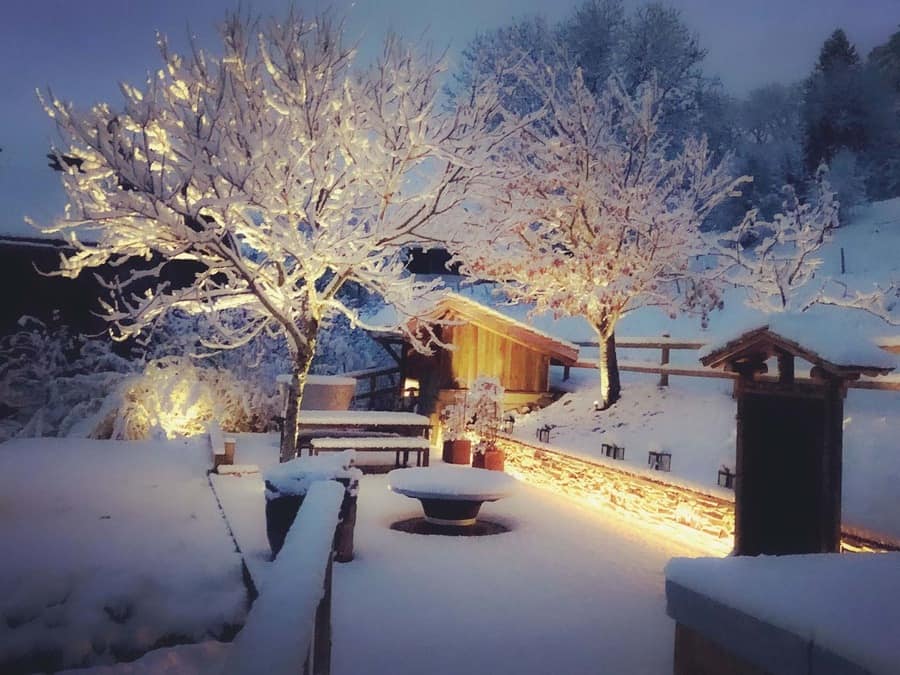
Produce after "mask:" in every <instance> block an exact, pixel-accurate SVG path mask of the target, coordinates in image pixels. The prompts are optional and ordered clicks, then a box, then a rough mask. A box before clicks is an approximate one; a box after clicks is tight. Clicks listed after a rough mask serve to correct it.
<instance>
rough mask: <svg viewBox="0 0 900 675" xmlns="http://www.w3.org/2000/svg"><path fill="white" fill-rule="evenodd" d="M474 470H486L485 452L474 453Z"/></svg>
mask: <svg viewBox="0 0 900 675" xmlns="http://www.w3.org/2000/svg"><path fill="white" fill-rule="evenodd" d="M472 468H473V469H483V468H484V453H483V452H473V453H472Z"/></svg>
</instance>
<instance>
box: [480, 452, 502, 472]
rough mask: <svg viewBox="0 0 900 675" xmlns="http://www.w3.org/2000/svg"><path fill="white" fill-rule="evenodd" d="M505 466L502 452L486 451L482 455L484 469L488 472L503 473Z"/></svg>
mask: <svg viewBox="0 0 900 675" xmlns="http://www.w3.org/2000/svg"><path fill="white" fill-rule="evenodd" d="M505 465H506V453H505V452H503V451H502V450H497V449H494V450H488V451H487V452H485V453H484V468H485V469H488V470H490V471H503V468H504V466H505Z"/></svg>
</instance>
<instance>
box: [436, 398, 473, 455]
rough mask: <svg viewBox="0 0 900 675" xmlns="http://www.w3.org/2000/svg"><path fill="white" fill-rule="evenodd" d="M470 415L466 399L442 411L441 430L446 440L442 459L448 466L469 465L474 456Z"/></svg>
mask: <svg viewBox="0 0 900 675" xmlns="http://www.w3.org/2000/svg"><path fill="white" fill-rule="evenodd" d="M467 422H468V415H467V413H466V404H465V398H463V399H461V400H458V401H457V403H453V404H451V405H448V406H446V407H445V408H444V409H443V410H442V411H441V429H442V434H443V439H444V452H443V455H442V459H443V460H444V462H445V463H447V464H468V463H469V461H470V459H469V458H470V456H471V454H472V442H471V441H470V440H469V437H468V435H467V434H468V428H467V427H468V425H467Z"/></svg>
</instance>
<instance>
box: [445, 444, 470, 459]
mask: <svg viewBox="0 0 900 675" xmlns="http://www.w3.org/2000/svg"><path fill="white" fill-rule="evenodd" d="M471 457H472V441H466V440H462V441H444V454H443V457H442V459H443V460H444V462H445V463H447V464H468V463H469V462H471V461H472V459H471Z"/></svg>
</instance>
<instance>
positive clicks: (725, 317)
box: [461, 199, 900, 537]
mask: <svg viewBox="0 0 900 675" xmlns="http://www.w3.org/2000/svg"><path fill="white" fill-rule="evenodd" d="M842 249H843V251H844V261H845V266H846V272H845V273H844V274H841V250H842ZM821 257H822V260H823V263H822V267H821V268H820V270H819V273H818V275H817V278H816V279H815V280H814V281H813V284H814V285H815V286H816V287H817V288H818V286H819V285H820V284H821V283H823V282H824V280H825V279H827V278H833V279H837V280H839V281H841V282H843V283H846V284H848V285H849V286H850V287H851V288H856V289H861V290H872V289H873V288H874V285H875V284H876V283H877V284H880V285H881V286H882V287H884V286H886V285H888V284H889V283H890V281H891V280H892V279H898V278H900V199H893V200H889V201H884V202H876V203H873V204H868V205H865V206H862V207H860V208H859V209H857V210H856V212H855V213H854V215H853V217H852V218H851V220H850V222H849V223H848V224H847V225H845V226H844V227H841V228H840V229H838V230H837V231H836V232H835V234H834V237H833V239H832V240H831V241H830V242H828V243H827V244H826V245H825V247H824V248H823V251H822V255H821ZM461 292H463V293H466V294H468V295H471V296H472V297H474V298H476V299H478V300H480V301H482V302H485V303H496V299H495V298H493V297H492V295H491V290H490V286H487V285H477V286H474V287H465V286H463V287H462V289H461ZM501 309H502V311H503V312H505V313H508V314H509V315H511V316H513V317H515V318H518V319H520V320H524V321H527V322H530V323H532V324H533V325H535V326H537V327H538V328H539V329H541V330H543V331H545V332H548V333H550V334H552V335H555V336H557V337H559V338H563V339H567V340H572V341H587V340H596V335H595V334H594V332H593V331H592V330H591V328H590V327H589V326H588V325H587V323H586V322H585V321H583V320H582V319H580V318H562V319H554V318H553V317H551V316H547V315H541V316H537V317H528V316H527V308H526V307H521V306H513V307H502V308H501ZM832 310H833V308H823V307H820V308H814V309H813V310H811V312H810V313H809V314H811V316H810V317H808V318H809V319H810V321H809V331H810V332H809V333H808V338H807V339H804V337H800V338H799V339H800V341H801V343H803V342H805V343H806V344H807V345H808V346H810V347H812V348H816V347H819V348H827V350H828V351H829V352H831V353H839V354H845V355H846V354H848V353H853V354H855V353H856V352H866V353H867V354H869V355H870V356H871V354H872V353H873V350H872V349H862V348H861V346H860V342H861V341H862V340H865V339H869V340H875V339H878V340H879V341H883V340H884V339H893V340H896V339H897V336H900V327H896V326H893V327H892V326H890V325H888V324H887V323H885V322H884V321H882V320H881V319H878V318H876V317H874V316H872V315H870V314H867V313H864V312H860V311H856V310H840V311H832ZM826 315H827V316H826ZM770 318H772V315H765V314H762V313H760V312H758V311H756V310H753V309H751V308H749V307H748V306H747V305H745V304H744V302H743V297H742V294H741V292H739V291H735V290H732V291H729V292H728V293H726V295H725V308H724V309H723V310H722V311H719V312H714V313H713V314H712V315H711V316H710V325H709V328H708V329H705V330H704V329H701V327H700V324H699V322H698V321H697V319H696V318H693V317H689V316H679V317H677V318H675V319H671V318H669V317H668V316H666V315H665V314H664V313H663V312H661V311H659V310H657V309H655V308H645V309H640V310H637V311H635V312H633V313H630V314H627V315H626V316H625V317H624V318H623V319H622V320H621V321H620V323H619V326H618V328H617V331H616V333H617V336H618V337H620V338H627V337H658V336H660V335H662V334H664V333H668V334H669V335H671V336H672V337H673V338H682V339H689V340H699V341H706V342H718V341H719V340H721V339H722V338H723V336H733V335H734V334H735V333H736V332H738V331H739V329H740V328H742V327H743V328H751V327H754V326H758V325H763V324H765V323H767V322H768V321H769V319H770ZM804 318H807V317H805V316H804ZM795 337H796V336H795ZM821 345H824V347H821ZM580 353H581V358H582V359H583V360H593V359H596V356H597V353H598V352H597V349H596V348H590V347H582V348H581V352H580ZM874 354H875V358H877V360H878V361H879V363H882V364H884V365H889V366H890V365H892V366H894V367H895V368H896V370H897V371H900V356H897V355H892V354H887V353H879V352H878V350H874ZM618 357H619V360H620V362H623V361H628V362H636V361H648V362H651V363H654V364H658V363H659V357H660V354H659V351H658V350H646V349H621V348H620V349H619V350H618ZM671 363H672V365H673V366H677V365H681V366H689V367H698V366H699V365H700V364H699V360H698V352H696V351H690V350H676V351H672V353H671ZM802 368H803V366H802V364H798V372H799V370H802ZM552 375H553V386H554V387H557V388H560V389H562V390H564V391H567V392H570V393H569V394H567V395H566V396H564V397H563V398H562V399H561V400H560V401H558V402H556V403H555V404H553V405H551V406H550V407H548V408H546V409H544V410H541V411H538V412H536V413H533V414H531V415H528V416H526V417H524V418H521V419H519V421H518V423H517V425H516V430H515V435H517V436H520V437H521V438H523V439H526V440H533V439H534V438H535V430H536V429H537V427H539V426H543V425H545V424H552V425H555V428H554V430H553V431H552V432H551V444H552V445H553V446H555V447H558V448H560V449H563V450H565V451H567V452H570V453H572V454H574V455H579V456H586V457H597V456H599V455H600V444H601V443H609V442H613V443H617V444H619V445H624V446H625V448H626V455H625V461H626V462H627V463H629V464H634V465H637V466H645V465H646V463H647V452H648V451H649V450H654V449H658V448H661V449H664V450H667V451H670V452H672V476H673V477H675V478H676V479H679V480H688V481H692V482H695V483H698V484H700V485H705V486H709V485H715V484H716V478H717V472H718V470H719V468H720V467H721V466H722V465H723V464H725V465H727V466H729V467H730V468H732V469H733V468H734V452H735V450H734V443H735V419H734V418H735V414H736V409H735V404H734V401H733V400H732V399H731V389H732V384H731V382H730V381H727V380H714V379H699V378H688V377H679V376H671V377H670V383H671V385H670V386H669V387H668V388H658V387H657V386H656V381H657V380H658V376H656V375H641V374H633V373H626V372H623V373H622V381H623V397H622V400H621V401H619V402H618V403H617V404H616V405H614V406H613V407H612V408H611V409H610V410H608V411H605V412H594V410H593V405H592V404H593V402H594V401H595V400H598V399H600V398H601V396H600V394H599V391H598V390H599V386H598V385H599V375H598V372H597V371H596V370H588V369H582V370H577V369H576V370H573V371H572V378H571V379H570V380H569V381H567V382H563V381H562V371H561V369H554V372H553V374H552ZM844 412H845V416H844V484H843V512H844V520H845V522H847V523H849V524H851V525H857V526H862V527H866V528H869V529H872V530H876V531H880V532H883V533H886V534H890V535H893V536H895V537H900V453H898V452H897V441H896V436H897V422H896V420H897V419H898V417H900V392H888V391H867V390H850V392H849V393H848V395H847V399H846V401H845V409H844Z"/></svg>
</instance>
